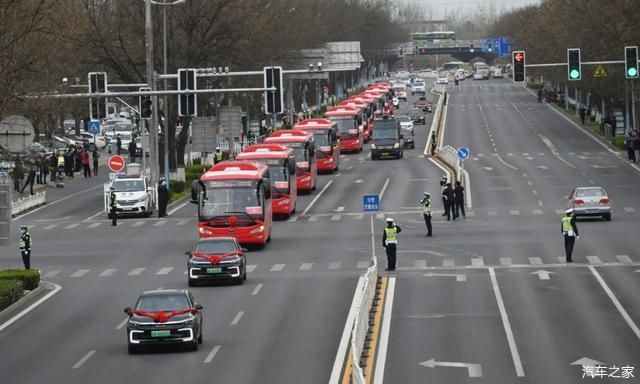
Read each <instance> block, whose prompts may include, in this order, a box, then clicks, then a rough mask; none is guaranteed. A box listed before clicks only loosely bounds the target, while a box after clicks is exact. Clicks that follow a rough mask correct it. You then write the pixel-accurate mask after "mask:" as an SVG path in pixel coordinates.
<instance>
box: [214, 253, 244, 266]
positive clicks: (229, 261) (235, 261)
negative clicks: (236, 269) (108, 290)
mask: <svg viewBox="0 0 640 384" xmlns="http://www.w3.org/2000/svg"><path fill="white" fill-rule="evenodd" d="M241 260H242V258H241V257H240V256H237V255H236V256H234V257H225V258H224V259H222V260H220V262H219V264H238V263H240V261H241Z"/></svg>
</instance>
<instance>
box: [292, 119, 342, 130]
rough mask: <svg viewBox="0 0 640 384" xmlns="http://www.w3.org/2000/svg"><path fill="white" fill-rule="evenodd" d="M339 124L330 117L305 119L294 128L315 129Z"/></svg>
mask: <svg viewBox="0 0 640 384" xmlns="http://www.w3.org/2000/svg"><path fill="white" fill-rule="evenodd" d="M336 125H337V123H336V122H335V121H331V120H329V119H321V118H315V119H304V120H302V121H300V122H298V124H296V125H294V126H293V129H301V130H314V129H329V128H333V127H335V126H336Z"/></svg>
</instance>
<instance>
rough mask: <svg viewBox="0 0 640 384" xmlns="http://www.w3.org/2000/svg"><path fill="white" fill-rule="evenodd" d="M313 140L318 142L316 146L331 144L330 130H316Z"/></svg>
mask: <svg viewBox="0 0 640 384" xmlns="http://www.w3.org/2000/svg"><path fill="white" fill-rule="evenodd" d="M313 140H314V141H315V143H316V148H322V147H328V146H329V134H328V131H316V132H314V134H313Z"/></svg>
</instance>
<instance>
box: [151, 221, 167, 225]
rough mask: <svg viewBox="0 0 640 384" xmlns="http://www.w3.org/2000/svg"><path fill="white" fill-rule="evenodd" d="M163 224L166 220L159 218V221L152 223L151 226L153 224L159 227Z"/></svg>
mask: <svg viewBox="0 0 640 384" xmlns="http://www.w3.org/2000/svg"><path fill="white" fill-rule="evenodd" d="M165 224H167V221H166V220H160V221H157V222H155V223H154V224H153V226H154V227H161V226H163V225H165Z"/></svg>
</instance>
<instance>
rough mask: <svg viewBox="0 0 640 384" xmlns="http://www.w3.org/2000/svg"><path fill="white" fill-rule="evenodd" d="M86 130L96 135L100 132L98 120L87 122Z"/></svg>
mask: <svg viewBox="0 0 640 384" xmlns="http://www.w3.org/2000/svg"><path fill="white" fill-rule="evenodd" d="M87 132H89V133H93V134H94V135H97V134H98V133H100V120H90V121H89V123H88V124H87Z"/></svg>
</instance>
